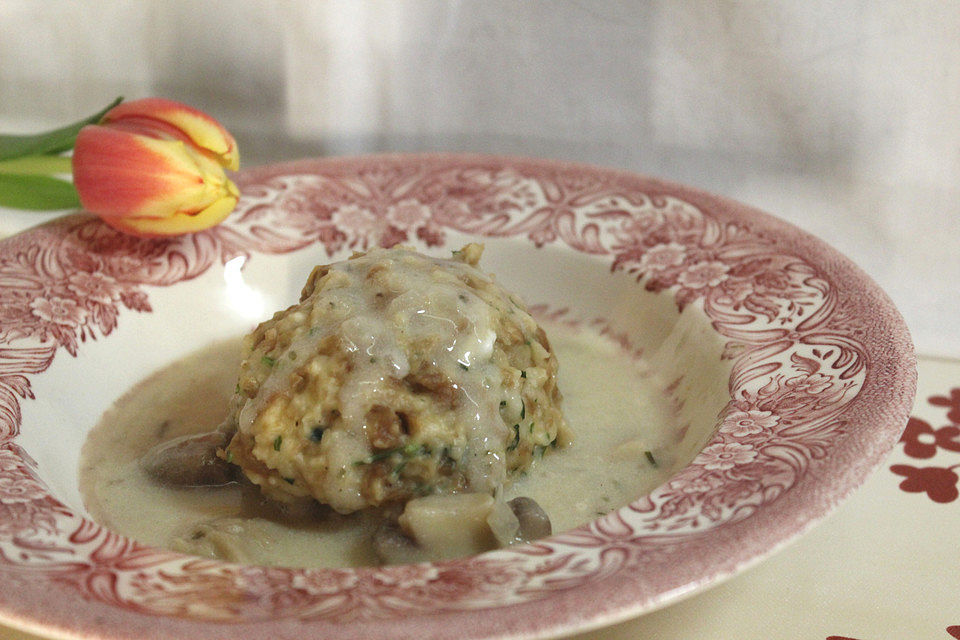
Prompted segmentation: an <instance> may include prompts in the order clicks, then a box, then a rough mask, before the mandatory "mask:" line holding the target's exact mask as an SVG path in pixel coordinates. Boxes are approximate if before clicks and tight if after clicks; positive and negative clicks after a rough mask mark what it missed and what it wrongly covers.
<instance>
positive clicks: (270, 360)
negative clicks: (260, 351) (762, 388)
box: [260, 356, 277, 367]
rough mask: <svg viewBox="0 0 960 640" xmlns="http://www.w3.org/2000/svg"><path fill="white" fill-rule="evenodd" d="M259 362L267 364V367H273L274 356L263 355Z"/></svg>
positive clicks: (274, 363) (275, 362)
mask: <svg viewBox="0 0 960 640" xmlns="http://www.w3.org/2000/svg"><path fill="white" fill-rule="evenodd" d="M260 362H262V363H263V364H265V365H267V366H268V367H273V366H275V365H276V364H277V359H276V358H271V357H270V356H263V357H262V358H260Z"/></svg>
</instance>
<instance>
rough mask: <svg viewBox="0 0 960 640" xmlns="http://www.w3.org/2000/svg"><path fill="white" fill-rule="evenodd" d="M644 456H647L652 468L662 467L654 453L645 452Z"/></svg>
mask: <svg viewBox="0 0 960 640" xmlns="http://www.w3.org/2000/svg"><path fill="white" fill-rule="evenodd" d="M643 455H644V456H646V458H647V462H649V463H650V464H651V465H652V466H654V467H659V466H660V464H659V463H658V462H657V459H656V458H654V457H653V451H644V452H643Z"/></svg>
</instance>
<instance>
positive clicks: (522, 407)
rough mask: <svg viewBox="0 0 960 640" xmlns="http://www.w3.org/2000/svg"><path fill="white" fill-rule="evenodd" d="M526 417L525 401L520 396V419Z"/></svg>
mask: <svg viewBox="0 0 960 640" xmlns="http://www.w3.org/2000/svg"><path fill="white" fill-rule="evenodd" d="M526 417H527V403H526V402H524V401H523V398H520V419H521V420H523V419H524V418H526Z"/></svg>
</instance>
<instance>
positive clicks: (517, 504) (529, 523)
mask: <svg viewBox="0 0 960 640" xmlns="http://www.w3.org/2000/svg"><path fill="white" fill-rule="evenodd" d="M507 504H508V505H509V506H510V510H511V511H513V513H514V515H515V516H516V517H517V521H518V523H519V525H520V539H521V540H522V541H523V542H530V541H531V540H539V539H540V538H546V537H547V536H549V535H550V534H551V533H552V529H553V527H552V526H551V525H550V517H549V516H548V515H547V512H546V511H544V510H543V507H541V506H540V504H539V503H537V501H536V500H534V499H533V498H528V497H526V496H520V497H519V498H514V499H513V500H511V501H510V502H508V503H507Z"/></svg>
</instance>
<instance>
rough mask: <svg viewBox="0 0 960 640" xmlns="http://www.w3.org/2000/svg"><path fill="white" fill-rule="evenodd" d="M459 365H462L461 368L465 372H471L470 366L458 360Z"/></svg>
mask: <svg viewBox="0 0 960 640" xmlns="http://www.w3.org/2000/svg"><path fill="white" fill-rule="evenodd" d="M457 364H458V365H460V368H461V369H463V370H464V371H470V365H468V364H464V363H462V362H460V361H459V360H457Z"/></svg>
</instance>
